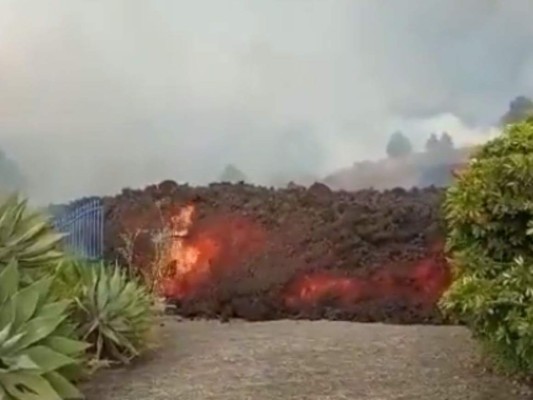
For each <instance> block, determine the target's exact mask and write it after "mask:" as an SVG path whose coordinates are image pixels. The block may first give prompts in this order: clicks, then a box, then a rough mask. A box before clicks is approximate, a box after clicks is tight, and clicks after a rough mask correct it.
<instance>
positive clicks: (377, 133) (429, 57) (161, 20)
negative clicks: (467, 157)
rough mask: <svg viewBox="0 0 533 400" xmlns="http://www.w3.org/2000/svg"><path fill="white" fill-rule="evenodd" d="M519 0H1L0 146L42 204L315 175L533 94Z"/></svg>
mask: <svg viewBox="0 0 533 400" xmlns="http://www.w3.org/2000/svg"><path fill="white" fill-rule="evenodd" d="M531 11H533V5H531V2H530V1H529V0H509V1H496V0H491V1H489V0H470V1H468V2H465V1H462V0H439V1H437V0H427V1H424V2H420V1H415V0H408V1H401V2H378V1H374V2H355V1H349V0H291V1H286V0H271V1H263V0H196V1H194V2H193V1H188V0H183V1H182V0H172V1H171V0H151V1H143V0H107V1H103V0H102V1H81V0H58V1H54V2H49V1H41V0H3V1H2V2H1V3H0V54H1V57H0V147H1V148H2V149H4V151H5V152H6V153H7V154H9V156H10V157H11V158H14V159H16V160H17V161H18V163H19V165H20V166H21V167H22V169H23V170H24V172H25V174H26V176H27V180H28V182H29V188H30V189H29V193H30V195H31V196H32V197H33V198H35V199H37V200H38V201H43V202H44V201H59V200H65V199H70V198H74V197H77V196H81V195H86V194H102V193H113V192H116V191H118V190H120V189H121V188H122V187H125V186H140V185H144V184H148V183H152V182H156V181H159V180H162V179H166V178H171V179H175V180H179V181H189V182H191V183H207V182H209V181H211V180H213V179H216V177H217V176H218V175H219V174H220V173H221V171H222V170H223V168H224V166H225V165H226V164H229V163H232V164H234V165H236V166H238V167H239V168H240V169H241V170H242V171H244V172H245V174H246V175H247V176H249V177H250V178H251V179H252V180H253V181H255V182H257V183H262V184H269V183H271V181H272V179H273V177H275V176H280V175H286V176H298V175H306V174H307V175H316V176H321V175H325V174H327V173H329V172H331V171H332V170H334V169H336V168H340V167H344V166H346V165H350V164H352V163H353V162H354V161H356V160H361V159H365V158H378V157H380V156H382V155H383V154H384V149H385V145H386V141H387V139H388V137H389V135H390V133H391V132H393V131H395V130H397V129H404V131H405V133H406V134H407V135H409V136H410V137H411V139H412V141H413V143H415V144H417V145H419V146H421V144H422V143H423V142H424V141H425V139H426V138H427V136H428V135H429V133H431V132H429V131H428V130H429V129H432V130H433V129H434V130H437V131H444V130H447V131H449V132H450V133H451V134H452V135H453V136H454V139H455V141H456V143H469V142H472V141H479V140H483V139H484V138H486V137H488V135H489V134H490V133H491V132H493V130H492V126H493V125H494V124H495V123H496V122H497V120H498V119H499V117H500V116H501V115H502V114H503V112H505V110H506V108H507V106H508V103H509V101H510V100H511V99H512V98H513V97H515V96H516V95H519V94H525V95H531V94H533V48H531V46H530V44H531V42H532V40H533V25H531V24H530V18H529V16H530V15H531Z"/></svg>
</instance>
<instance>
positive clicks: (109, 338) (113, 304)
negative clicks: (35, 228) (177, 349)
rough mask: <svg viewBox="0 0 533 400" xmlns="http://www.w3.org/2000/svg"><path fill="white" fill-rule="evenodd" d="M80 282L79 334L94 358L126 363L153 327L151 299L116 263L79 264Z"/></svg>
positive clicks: (140, 349)
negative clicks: (90, 346)
mask: <svg viewBox="0 0 533 400" xmlns="http://www.w3.org/2000/svg"><path fill="white" fill-rule="evenodd" d="M78 268H82V269H83V271H80V273H79V276H82V279H83V285H82V289H81V291H80V293H79V295H78V296H77V298H76V302H77V304H78V308H79V312H78V313H79V319H80V323H81V325H80V331H81V334H82V337H83V338H85V339H86V340H88V341H90V342H91V344H92V345H93V351H94V353H95V357H96V358H97V359H100V358H106V359H108V360H113V361H119V362H122V363H127V362H129V360H131V359H132V358H134V357H135V356H138V355H139V354H140V353H141V352H142V350H144V349H145V348H146V345H147V344H148V343H147V342H148V341H147V339H148V335H149V333H150V330H151V328H152V327H153V309H152V299H151V296H150V295H149V293H148V291H147V290H146V289H145V288H144V287H143V286H142V285H141V284H140V283H138V282H136V281H131V280H129V278H128V277H127V275H126V274H125V273H124V271H122V270H121V269H120V268H119V267H118V266H108V265H104V264H97V265H87V266H82V265H79V264H78Z"/></svg>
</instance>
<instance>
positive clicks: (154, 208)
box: [104, 181, 449, 323]
mask: <svg viewBox="0 0 533 400" xmlns="http://www.w3.org/2000/svg"><path fill="white" fill-rule="evenodd" d="M442 195H443V190H441V189H437V188H425V189H416V188H415V189H411V190H405V189H401V188H397V189H392V190H386V191H383V192H379V191H376V190H361V191H357V192H347V191H333V190H331V189H330V188H329V187H328V186H326V185H324V184H320V183H316V184H314V185H312V186H310V187H309V188H305V187H301V186H297V185H291V186H290V187H287V188H286V189H273V188H265V187H258V186H253V185H249V184H244V183H239V184H229V183H223V184H212V185H209V186H207V187H191V186H188V185H178V184H177V183H175V182H172V181H164V182H162V183H160V184H159V185H152V186H149V187H147V188H145V189H144V190H131V189H128V190H124V191H123V192H122V193H121V194H119V195H118V196H115V197H109V198H105V199H104V201H105V207H106V221H105V224H106V241H105V242H106V258H107V259H109V260H119V262H121V263H126V262H127V260H125V259H124V257H123V251H121V249H123V248H124V240H123V239H124V237H125V236H124V235H130V237H133V236H132V235H134V236H135V247H134V251H133V253H134V254H133V261H134V263H135V264H136V265H141V266H146V265H149V264H150V263H151V262H153V260H154V257H155V245H154V241H153V238H154V232H157V231H158V230H161V229H163V228H164V227H165V226H167V225H168V223H169V221H170V220H171V217H172V216H174V215H176V213H177V212H178V211H179V210H180V209H182V208H183V207H185V206H186V205H188V204H193V205H194V207H195V210H196V213H195V217H194V222H193V226H192V227H191V231H190V233H189V235H188V236H189V238H187V240H189V242H187V243H188V244H187V245H188V246H200V247H201V246H202V245H204V244H205V243H206V242H209V243H216V245H215V247H216V249H217V250H216V256H212V258H211V259H209V260H208V263H209V274H208V275H205V276H204V277H203V280H200V281H199V280H195V281H194V282H195V283H194V285H193V284H192V283H191V282H192V281H188V283H187V282H181V283H180V285H181V286H180V288H181V289H180V292H179V293H180V295H175V296H169V297H170V299H169V300H170V301H173V302H174V303H175V305H176V310H177V312H178V313H179V314H180V315H183V316H188V317H194V316H207V317H218V318H222V319H229V318H235V317H238V318H245V319H249V320H268V319H277V318H287V317H291V318H311V319H317V318H329V319H346V320H358V321H390V322H398V323H427V322H431V323H435V322H440V321H441V317H440V315H439V313H438V311H437V310H436V307H435V302H436V301H437V299H438V297H439V296H440V293H441V292H442V290H443V288H444V286H445V285H446V283H447V280H448V279H449V278H448V274H447V267H446V265H445V261H444V255H443V252H442V240H441V239H442V235H441V229H440V228H441V222H440V216H439V214H440V204H441V199H442ZM168 279H178V280H179V279H180V278H179V277H177V278H176V277H174V278H168ZM198 282H200V283H198ZM187 285H188V286H187ZM193 286H194V287H193ZM356 288H357V289H356ZM355 290H358V291H359V290H360V293H359V292H358V293H357V295H356V294H355V293H354V291H355Z"/></svg>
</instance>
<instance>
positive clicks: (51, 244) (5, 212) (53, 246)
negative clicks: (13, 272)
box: [0, 194, 64, 269]
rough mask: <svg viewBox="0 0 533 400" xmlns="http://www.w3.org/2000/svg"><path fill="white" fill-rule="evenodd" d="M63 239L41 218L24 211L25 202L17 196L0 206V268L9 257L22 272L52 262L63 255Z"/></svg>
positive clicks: (37, 214) (48, 222)
mask: <svg viewBox="0 0 533 400" xmlns="http://www.w3.org/2000/svg"><path fill="white" fill-rule="evenodd" d="M63 237H64V235H63V234H61V233H58V232H56V231H55V230H54V229H53V227H52V225H51V224H50V221H49V220H48V219H47V218H46V217H45V216H44V215H42V214H41V213H39V212H32V211H30V210H28V207H27V201H26V200H20V199H19V197H18V195H16V194H14V195H12V196H10V197H9V198H8V199H7V200H5V201H4V202H3V203H2V204H0V267H1V266H5V265H6V264H7V263H8V262H9V261H10V260H11V259H12V258H15V259H17V261H18V264H19V267H20V268H23V269H28V268H36V267H42V266H46V265H49V264H51V263H55V262H57V261H59V260H61V258H62V257H63V256H64V254H63V252H62V251H61V250H60V242H61V240H62V238H63Z"/></svg>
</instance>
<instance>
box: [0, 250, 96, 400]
mask: <svg viewBox="0 0 533 400" xmlns="http://www.w3.org/2000/svg"><path fill="white" fill-rule="evenodd" d="M51 283H52V278H51V277H47V278H43V279H40V280H38V281H35V282H34V283H32V284H31V285H29V286H26V287H24V288H22V289H21V288H20V273H19V268H18V265H17V262H16V261H12V262H10V263H8V265H7V266H6V267H5V268H4V269H3V270H2V271H1V272H0V399H6V400H62V399H82V398H83V396H82V394H81V393H80V392H79V391H78V389H77V388H76V387H75V386H74V385H73V384H72V383H71V380H72V379H73V378H75V377H76V376H77V375H79V374H80V373H81V372H82V365H83V355H84V353H85V350H86V349H87V348H88V345H87V343H84V342H81V341H78V340H76V339H73V336H71V335H69V334H68V333H69V325H68V323H67V317H68V312H67V309H68V307H69V301H65V300H62V301H53V300H51V299H50V297H49V290H50V285H51ZM70 333H72V331H70Z"/></svg>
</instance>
